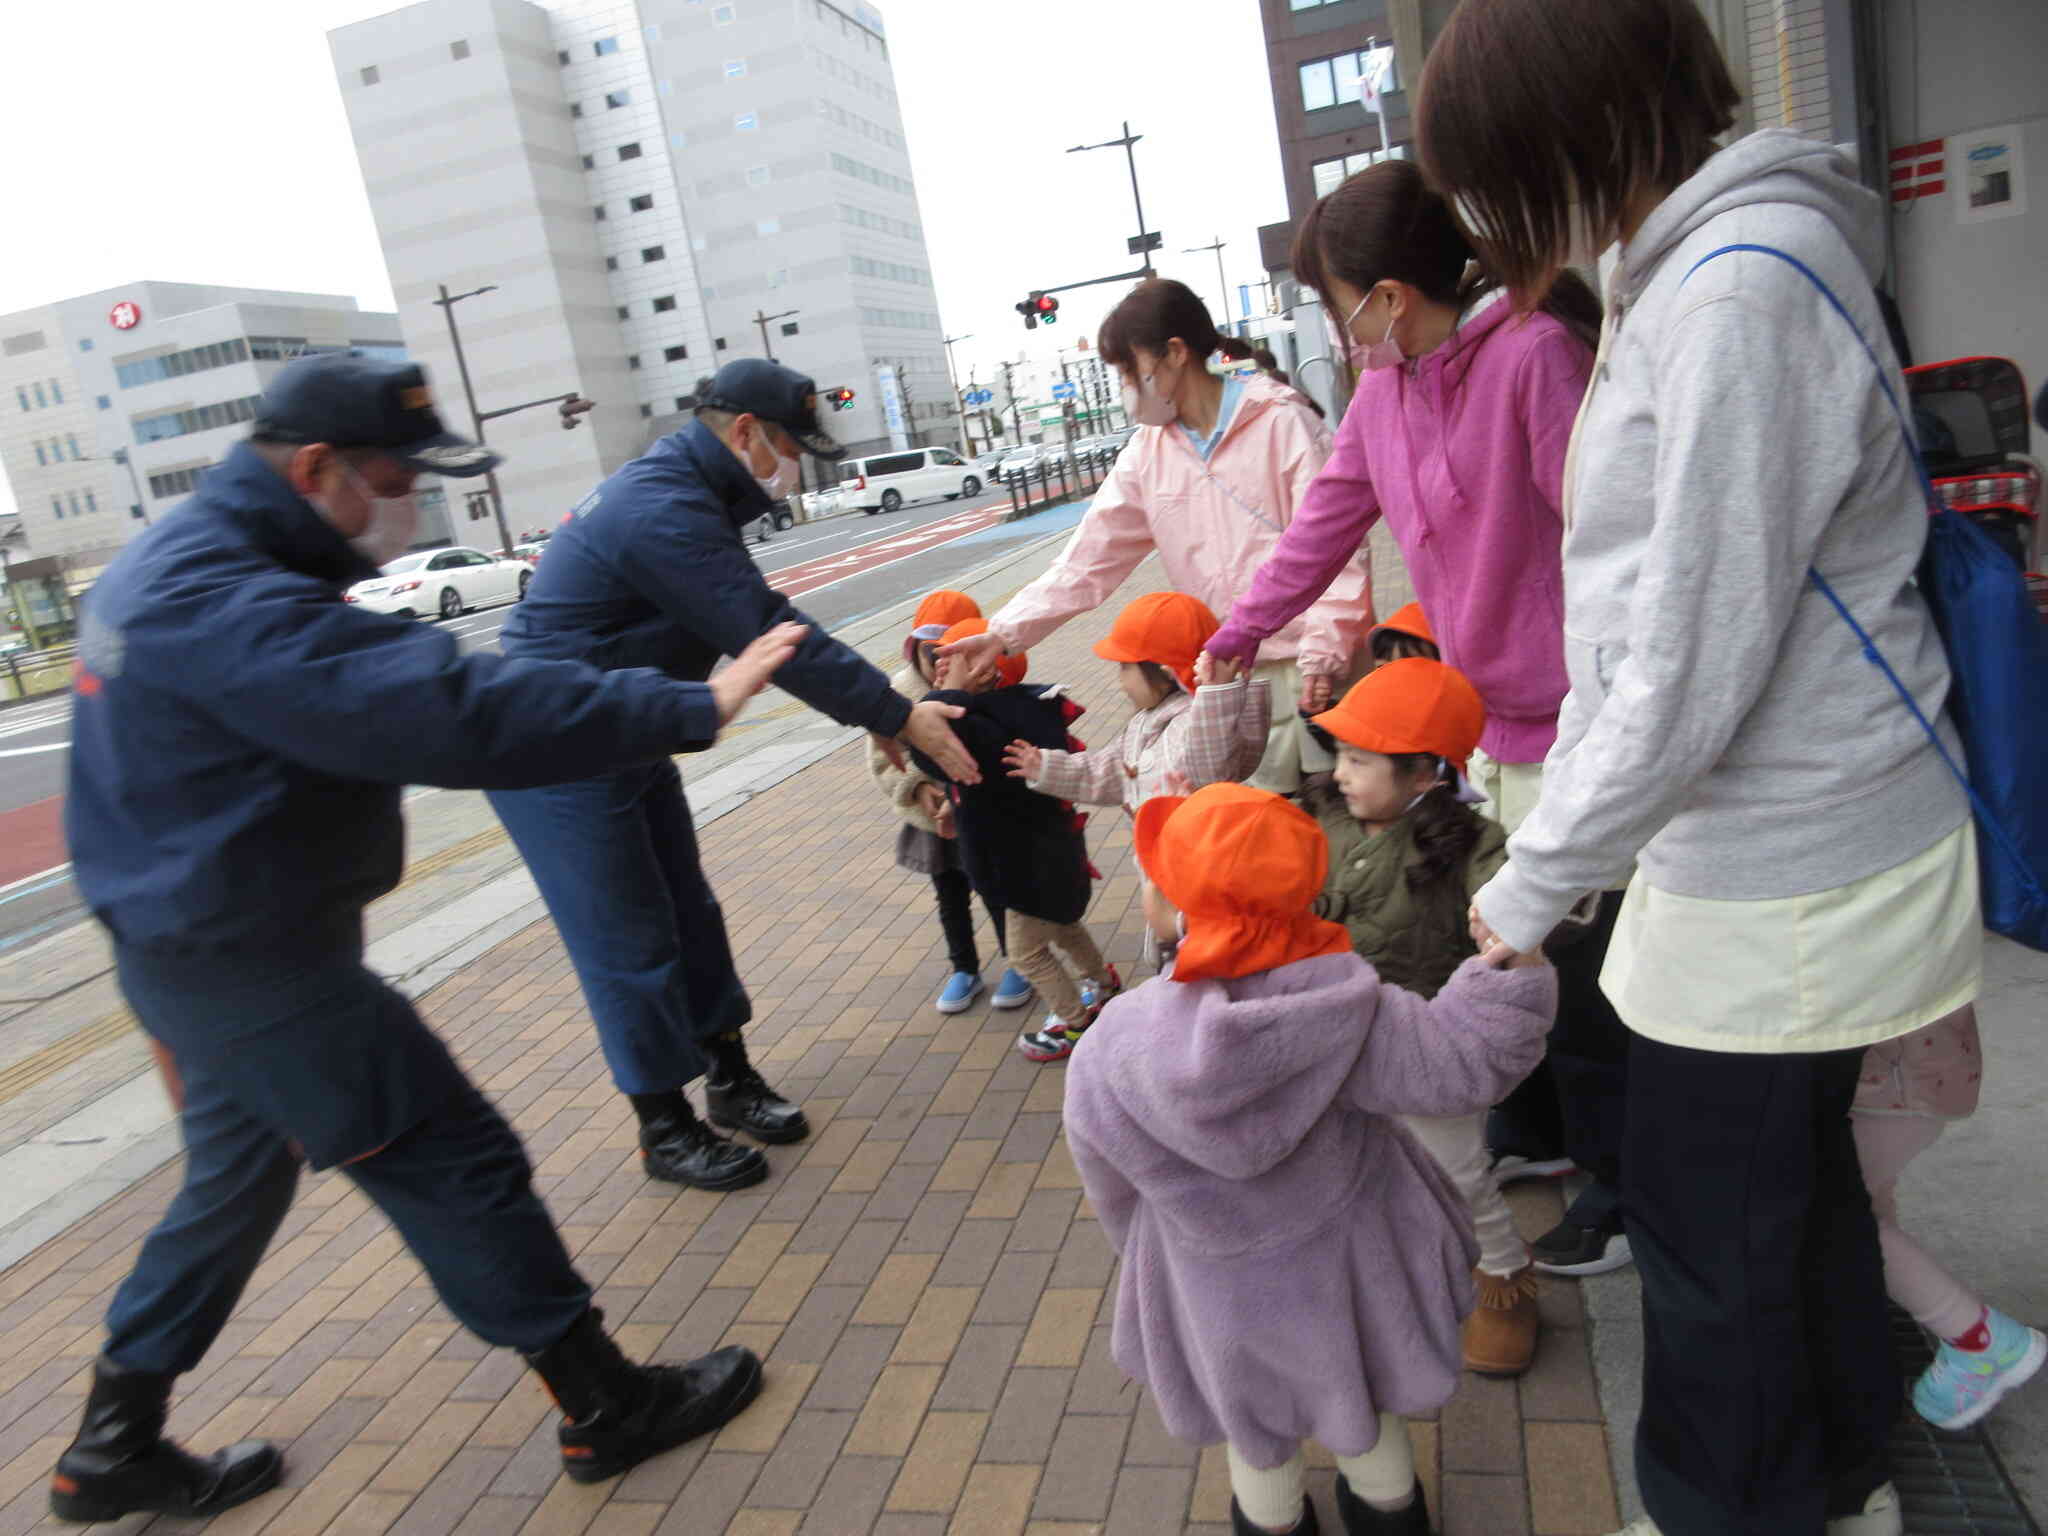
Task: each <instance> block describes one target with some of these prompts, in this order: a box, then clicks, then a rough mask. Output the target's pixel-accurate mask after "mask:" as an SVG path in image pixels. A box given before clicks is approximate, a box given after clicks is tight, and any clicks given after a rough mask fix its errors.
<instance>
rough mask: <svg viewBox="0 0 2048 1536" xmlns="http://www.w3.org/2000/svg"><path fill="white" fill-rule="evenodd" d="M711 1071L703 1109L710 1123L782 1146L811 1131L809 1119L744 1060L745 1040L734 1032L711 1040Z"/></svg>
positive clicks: (750, 1063) (706, 1075) (707, 1075)
mask: <svg viewBox="0 0 2048 1536" xmlns="http://www.w3.org/2000/svg"><path fill="white" fill-rule="evenodd" d="M710 1051H711V1070H710V1071H709V1072H708V1073H706V1074H705V1077H704V1108H705V1111H706V1112H707V1113H708V1114H709V1115H710V1116H711V1123H712V1124H713V1125H716V1126H722V1127H724V1128H725V1129H726V1130H728V1131H745V1132H746V1133H747V1134H748V1135H749V1136H751V1137H753V1138H754V1139H755V1140H756V1141H765V1142H768V1143H769V1144H770V1145H772V1146H778V1147H779V1146H783V1145H785V1144H787V1143H789V1142H792V1141H802V1140H803V1139H804V1138H805V1137H806V1136H808V1135H810V1134H811V1122H810V1121H808V1120H806V1119H805V1118H804V1112H803V1111H802V1110H801V1109H798V1108H797V1107H796V1106H795V1105H794V1104H792V1103H790V1102H789V1100H787V1099H785V1098H784V1097H783V1096H782V1095H781V1094H779V1093H777V1092H776V1091H775V1090H774V1089H773V1088H770V1087H769V1086H768V1084H767V1082H766V1081H765V1080H763V1078H762V1076H761V1074H760V1073H759V1072H756V1071H755V1070H754V1064H753V1063H752V1062H751V1061H749V1060H747V1047H746V1043H745V1042H744V1041H742V1040H741V1039H740V1037H739V1036H738V1035H737V1034H732V1035H725V1036H721V1037H720V1038H719V1039H717V1040H713V1041H711V1042H710Z"/></svg>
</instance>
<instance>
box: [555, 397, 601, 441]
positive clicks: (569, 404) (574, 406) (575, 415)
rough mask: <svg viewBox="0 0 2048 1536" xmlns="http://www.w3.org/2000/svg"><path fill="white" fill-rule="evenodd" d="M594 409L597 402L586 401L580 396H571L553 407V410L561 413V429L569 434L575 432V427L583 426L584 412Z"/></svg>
mask: <svg viewBox="0 0 2048 1536" xmlns="http://www.w3.org/2000/svg"><path fill="white" fill-rule="evenodd" d="M596 408H597V402H596V401H595V400H586V399H584V398H583V397H582V396H581V395H571V396H570V397H569V398H568V399H566V400H563V401H561V402H560V403H558V404H557V405H556V406H555V409H556V410H557V411H559V412H560V413H561V417H562V427H563V429H564V430H565V431H570V432H573V431H575V430H576V428H577V427H579V426H581V425H582V424H583V413H584V412H585V411H590V410H595V409H596Z"/></svg>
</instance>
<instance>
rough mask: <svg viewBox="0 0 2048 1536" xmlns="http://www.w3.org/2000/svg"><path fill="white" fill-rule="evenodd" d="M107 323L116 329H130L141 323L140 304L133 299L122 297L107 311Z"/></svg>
mask: <svg viewBox="0 0 2048 1536" xmlns="http://www.w3.org/2000/svg"><path fill="white" fill-rule="evenodd" d="M107 324H109V325H111V326H112V327H113V328H114V329H115V330H117V331H132V330H134V329H135V327H137V326H138V325H140V324H142V306H141V305H140V304H138V303H136V302H135V301H134V300H133V299H123V300H122V301H121V302H120V303H118V304H116V305H115V306H114V307H113V308H112V309H110V310H108V311H107Z"/></svg>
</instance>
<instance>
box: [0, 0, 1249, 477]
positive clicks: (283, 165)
mask: <svg viewBox="0 0 2048 1536" xmlns="http://www.w3.org/2000/svg"><path fill="white" fill-rule="evenodd" d="M392 8H393V7H392V6H390V5H388V4H384V3H381V0H186V3H184V4H179V5H165V4H163V3H161V0H67V3H51V0H44V3H40V4H24V5H17V6H10V7H9V8H8V26H7V32H8V36H7V46H6V48H5V49H0V129H4V136H0V143H5V144H6V145H7V146H8V149H7V156H6V169H5V171H4V173H0V174H4V178H5V182H6V199H5V201H6V206H7V207H8V209H9V211H10V213H11V214H12V215H13V217H12V218H11V220H10V222H11V225H12V228H11V230H10V235H11V238H10V239H9V240H8V242H7V245H6V248H5V255H4V257H0V313H5V312H8V311H12V310H16V309H23V308H27V307H29V306H31V305H35V304H41V303H46V302H48V301H50V300H53V299H60V298H65V297H68V296H70V295H72V294H77V293H89V292H92V291H94V290H95V289H100V288H111V287H115V286H118V285H119V284H122V283H125V282H132V281H135V280H136V279H140V278H155V279H160V280H164V281H171V282H203V283H222V284H230V285H237V286H247V287H253V288H287V289H299V290H306V291H312V292H320V293H345V294H352V295H354V296H355V298H356V299H358V300H359V301H360V302H361V303H362V304H363V306H364V307H365V308H368V309H389V308H392V307H393V305H392V300H391V285H390V282H389V279H388V278H387V277H386V275H385V271H384V261H383V257H382V254H381V253H380V252H379V250H378V247H377V238H376V232H375V229H374V228H373V227H372V225H371V222H370V211H369V205H368V202H367V201H366V199H365V198H364V195H363V185H362V178H361V175H360V173H359V172H358V169H357V166H356V159H355V152H354V149H353V147H352V146H351V144H350V141H349V135H348V124H347V120H346V119H345V117H344V116H343V113H342V108H341V100H340V96H339V94H338V92H337V91H336V89H335V86H334V77H333V68H332V65H331V63H330V60H329V56H328V51H327V41H326V34H327V31H328V29H329V28H332V27H336V26H341V25H343V24H345V23H348V22H352V21H359V20H361V19H363V18H364V17H366V16H373V15H378V14H380V13H382V12H385V11H388V10H390V9H392ZM881 8H882V12H883V14H884V16H885V17H886V18H887V22H888V29H889V38H890V49H891V53H892V55H893V57H894V62H895V70H896V86H897V90H898V92H899V94H900V96H901V98H902V106H903V118H904V122H905V125H906V128H907V130H908V137H909V142H910V157H911V162H912V165H913V168H914V170H915V173H916V178H917V186H918V194H919V201H920V203H921V205H922V209H923V217H924V227H925V238H926V242H927V244H928V246H929V248H930V251H931V257H932V266H933V273H934V278H935V281H936V283H937V288H938V299H939V309H940V314H941V316H942V317H943V318H944V320H945V324H946V330H947V334H948V335H963V334H969V333H971V334H972V335H973V337H974V339H973V340H972V341H969V342H967V343H965V344H964V345H962V346H960V347H958V348H956V349H955V356H956V360H957V362H958V364H959V367H960V370H961V374H962V382H963V383H964V382H965V377H966V375H967V373H968V371H969V367H970V364H972V365H976V366H977V367H978V371H979V375H980V377H981V379H982V380H983V381H984V382H986V381H987V380H988V379H989V378H990V376H991V373H992V366H991V365H992V364H993V362H994V361H995V360H996V359H998V358H1002V357H1010V358H1015V357H1017V356H1018V355H1019V353H1020V352H1021V351H1022V350H1023V349H1025V348H1026V347H1027V346H1028V347H1030V348H1031V350H1032V351H1033V353H1034V354H1035V355H1038V356H1041V357H1044V356H1049V355H1050V353H1051V351H1052V349H1053V348H1054V347H1055V346H1060V347H1071V346H1072V345H1073V343H1074V341H1075V339H1076V338H1077V337H1079V336H1082V335H1089V336H1092V334H1093V332H1094V329H1095V326H1096V325H1097V323H1098V322H1099V321H1100V320H1101V317H1102V314H1103V312H1104V311H1105V310H1106V309H1107V308H1108V306H1109V304H1111V303H1113V302H1114V301H1115V298H1116V296H1117V295H1118V294H1120V293H1121V292H1122V285H1121V284H1119V285H1115V286H1106V287H1103V288H1098V289H1084V290H1081V291H1080V292H1077V293H1073V294H1068V295H1063V296H1062V308H1061V313H1060V324H1059V325H1058V326H1056V327H1054V328H1052V329H1050V330H1046V329H1041V330H1038V331H1035V332H1032V333H1030V334H1029V335H1028V336H1027V334H1026V332H1025V331H1024V329H1023V322H1022V321H1021V320H1020V319H1019V318H1018V317H1017V315H1016V314H1015V313H1014V312H1013V311H1012V309H1011V306H1012V305H1013V304H1015V303H1016V302H1017V301H1018V300H1019V299H1021V298H1023V297H1024V296H1025V294H1026V293H1027V292H1028V291H1029V290H1030V289H1031V288H1033V287H1039V286H1045V287H1050V286H1053V285H1056V284H1060V283H1068V282H1074V281H1077V280H1079V279H1081V278H1087V277H1096V276H1101V275H1104V274H1107V273H1111V272H1121V271H1124V270H1127V269H1129V268H1130V267H1132V266H1133V265H1135V262H1134V260H1133V258H1132V257H1131V256H1130V255H1129V254H1128V252H1127V251H1126V250H1125V247H1124V241H1125V240H1126V239H1127V238H1128V237H1129V236H1130V235H1131V234H1133V233H1134V232H1135V223H1134V220H1133V215H1132V211H1131V194H1130V178H1129V175H1128V172H1127V170H1126V166H1125V162H1124V157H1123V152H1122V151H1121V150H1116V149H1105V150H1096V151H1095V152H1093V153H1092V154H1086V155H1069V154H1066V153H1065V150H1066V148H1067V147H1068V146H1069V145H1072V144H1081V143H1089V144H1092V143H1095V142H1097V141H1099V140H1102V139H1107V138H1114V137H1116V136H1117V135H1118V134H1119V133H1120V132H1121V128H1120V124H1121V123H1122V121H1123V119H1125V118H1126V117H1128V118H1129V119H1130V122H1131V126H1132V128H1133V129H1134V130H1135V131H1137V132H1139V133H1141V134H1143V135H1144V140H1143V142H1142V143H1140V144H1139V145H1138V147H1137V155H1138V179H1139V188H1140V190H1141V191H1142V193H1143V194H1144V198H1145V216H1146V222H1147V223H1149V224H1150V225H1151V226H1152V228H1154V229H1156V230H1159V231H1160V232H1161V233H1162V234H1163V235H1164V236H1165V242H1166V243H1165V248H1164V251H1163V253H1162V254H1161V256H1160V257H1159V258H1158V265H1159V267H1160V270H1162V271H1163V272H1165V273H1166V274H1167V275H1169V276H1175V277H1180V278H1183V279H1185V280H1186V281H1187V282H1189V283H1190V284H1192V285H1193V286H1194V288H1195V291H1196V292H1197V293H1199V294H1201V295H1202V297H1203V298H1204V299H1205V300H1207V301H1208V303H1209V304H1210V305H1211V307H1212V308H1214V307H1216V306H1218V305H1219V304H1220V302H1221V296H1220V295H1219V293H1218V285H1217V277H1216V261H1215V257H1214V256H1213V255H1211V254H1210V253H1208V252H1206V251H1204V252H1201V253H1199V254H1195V255H1185V254H1182V250H1183V247H1187V246H1200V245H1207V244H1208V243H1209V242H1210V241H1211V240H1213V239H1215V238H1216V237H1218V236H1221V237H1222V239H1224V240H1225V241H1227V242H1228V245H1227V247H1226V249H1225V250H1224V251H1223V253H1222V254H1223V259H1224V266H1225V270H1226V274H1227V278H1228V283H1229V291H1230V300H1231V304H1232V305H1233V307H1234V306H1235V304H1236V302H1237V298H1236V291H1237V284H1239V283H1242V282H1251V281H1253V280H1255V279H1257V278H1259V277H1261V276H1263V275H1264V274H1263V272H1262V271H1261V270H1260V268H1259V264H1258V235H1257V232H1258V226H1259V225H1261V224H1266V223H1271V222H1273V221H1275V220H1277V219H1281V218H1284V217H1285V216H1286V212H1287V206H1286V194H1285V192H1284V190H1283V188H1282V186H1281V182H1280V153H1279V147H1278V144H1277V143H1276V141H1275V137H1274V131H1273V110H1272V100H1271V91H1270V88H1269V86H1268V83H1267V75H1266V57H1265V48H1264V43H1263V40H1262V34H1261V30H1260V24H1259V7H1258V0H1176V3H1173V4H1162V3H1160V0H1035V3H1033V4H1032V5H1030V6H1028V7H1027V6H1015V5H1009V4H1005V3H1002V0H887V3H884V4H883V5H882V7H881ZM12 508H13V498H12V496H11V495H9V494H8V493H7V492H6V491H5V490H4V489H0V512H5V511H9V510H12Z"/></svg>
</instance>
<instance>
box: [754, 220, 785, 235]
mask: <svg viewBox="0 0 2048 1536" xmlns="http://www.w3.org/2000/svg"><path fill="white" fill-rule="evenodd" d="M754 233H755V234H757V235H779V234H781V233H782V220H780V219H756V220H755V221H754Z"/></svg>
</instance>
